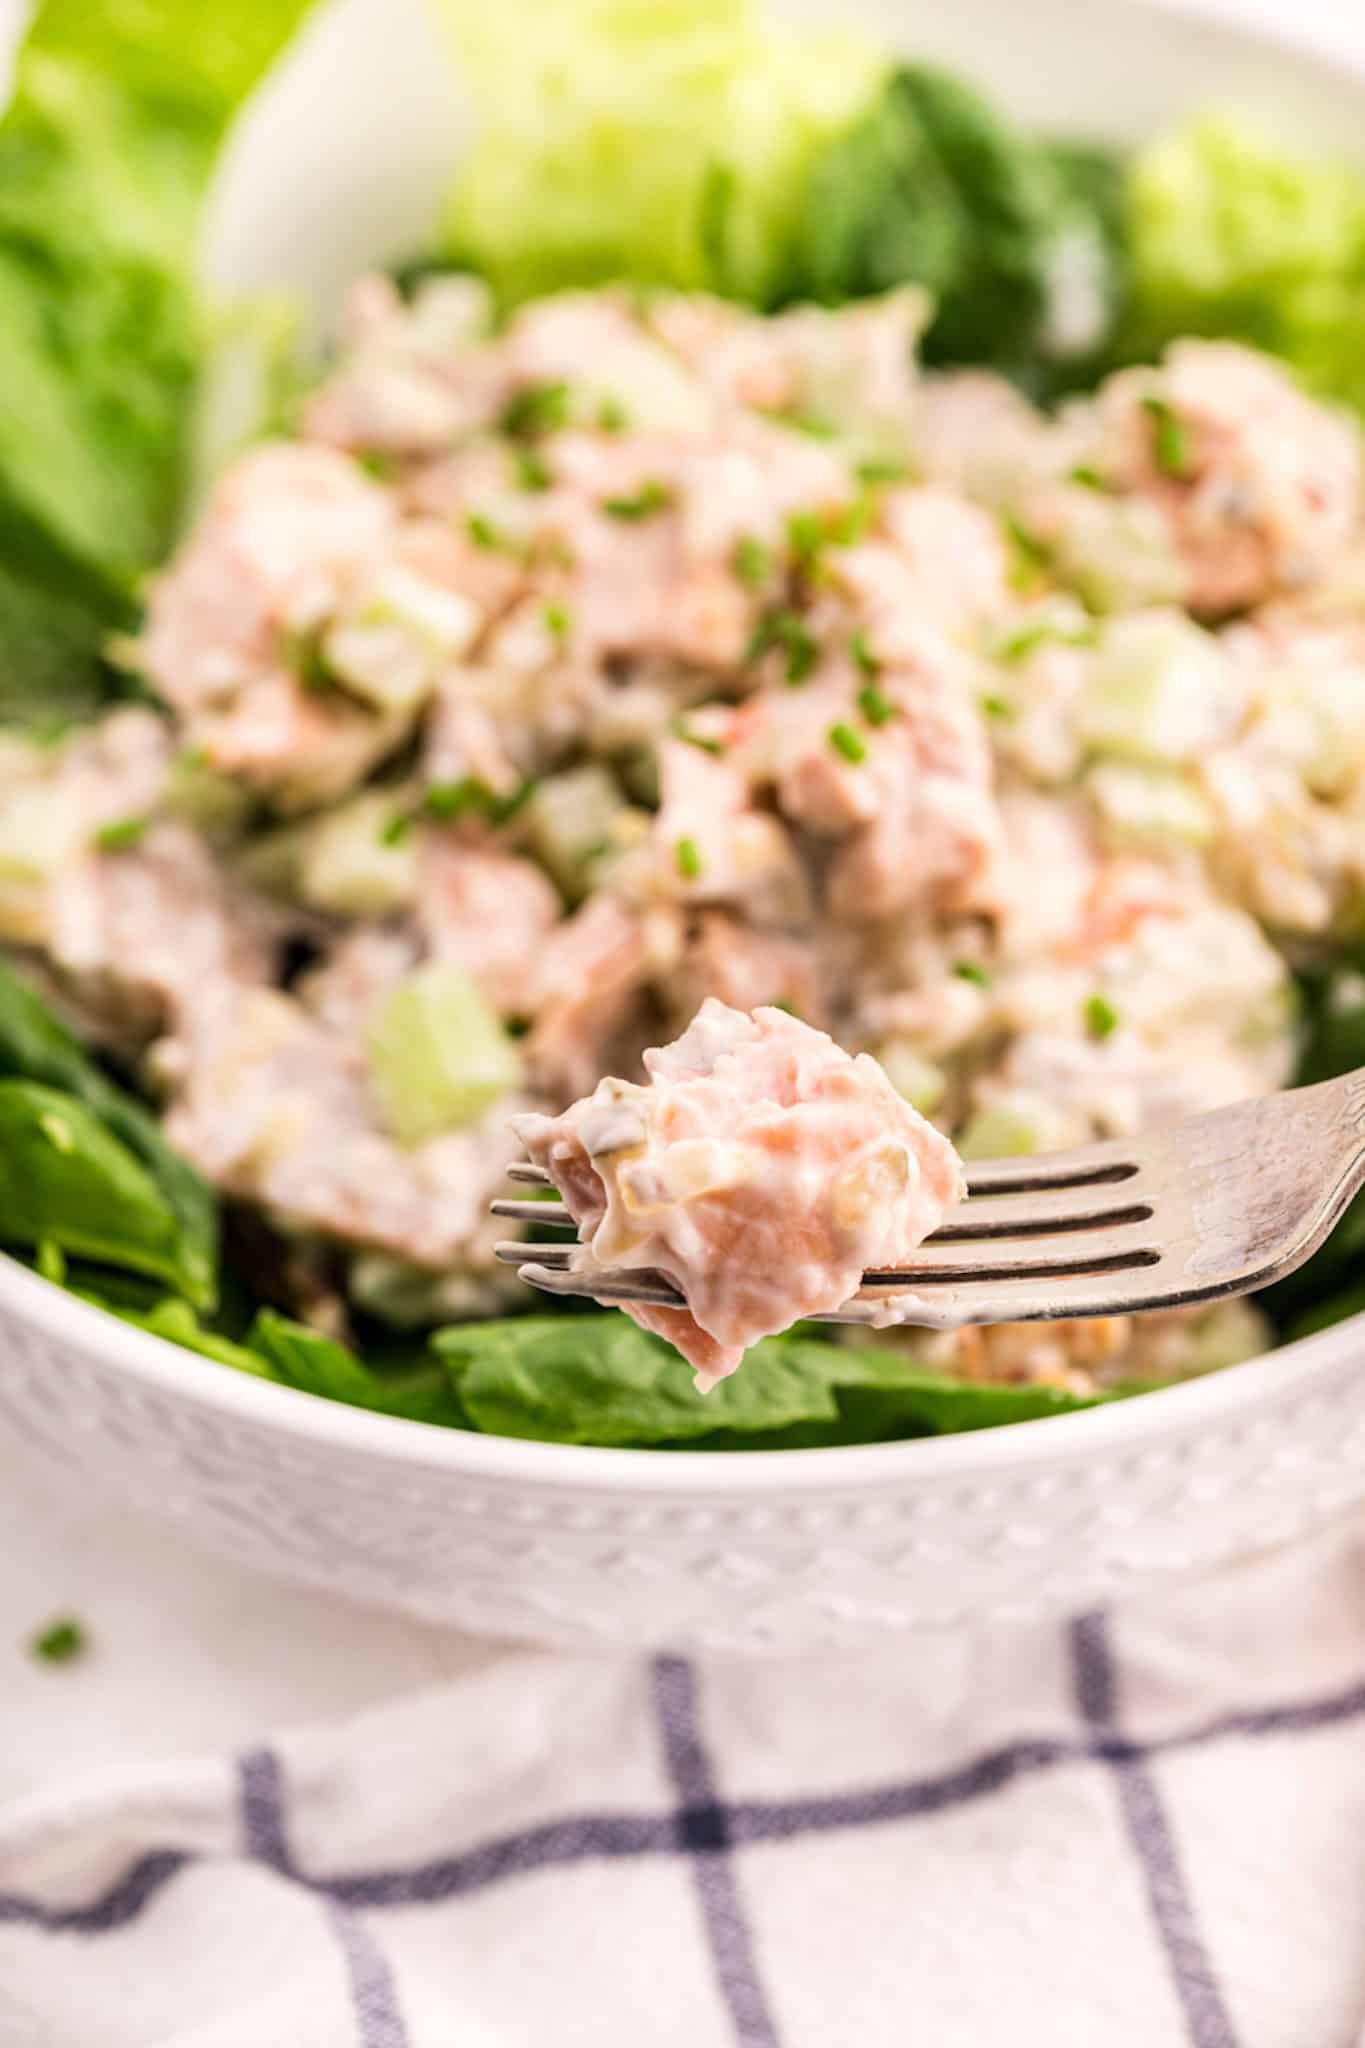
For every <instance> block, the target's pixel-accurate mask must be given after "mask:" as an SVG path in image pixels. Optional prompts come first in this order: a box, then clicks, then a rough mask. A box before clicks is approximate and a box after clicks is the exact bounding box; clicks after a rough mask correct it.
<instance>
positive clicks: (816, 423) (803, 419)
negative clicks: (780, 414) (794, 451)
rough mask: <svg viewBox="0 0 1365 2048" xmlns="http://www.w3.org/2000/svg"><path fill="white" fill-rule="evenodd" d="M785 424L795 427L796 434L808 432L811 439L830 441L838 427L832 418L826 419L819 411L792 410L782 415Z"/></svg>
mask: <svg viewBox="0 0 1365 2048" xmlns="http://www.w3.org/2000/svg"><path fill="white" fill-rule="evenodd" d="M784 417H785V419H786V421H787V424H788V425H789V426H793V427H795V428H796V431H797V433H798V434H809V435H810V437H811V439H812V441H832V440H833V439H834V438H835V436H836V434H837V433H838V431H839V429H838V427H837V426H836V425H835V424H834V421H833V420H830V419H826V418H825V416H824V414H823V413H819V412H792V413H787V414H785V415H784Z"/></svg>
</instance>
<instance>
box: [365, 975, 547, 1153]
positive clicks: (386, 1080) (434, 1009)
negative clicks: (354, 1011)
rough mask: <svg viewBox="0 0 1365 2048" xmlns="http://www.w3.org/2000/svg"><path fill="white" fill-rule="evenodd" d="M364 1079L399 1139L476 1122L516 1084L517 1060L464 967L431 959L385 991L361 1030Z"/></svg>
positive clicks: (416, 1141) (409, 1140) (415, 1139)
mask: <svg viewBox="0 0 1365 2048" xmlns="http://www.w3.org/2000/svg"><path fill="white" fill-rule="evenodd" d="M366 1050H367V1052H368V1055H369V1062H370V1079H371V1083H372V1085H373V1087H374V1091H375V1094H376V1096H377V1097H378V1100H379V1104H380V1108H381V1109H382V1111H383V1114H384V1120H385V1122H386V1123H387V1124H388V1126H389V1129H390V1130H391V1131H392V1132H393V1134H394V1136H395V1137H396V1138H398V1139H399V1140H400V1142H401V1143H402V1144H404V1145H420V1144H422V1143H423V1142H424V1141H425V1140H426V1139H428V1138H435V1137H438V1136H439V1135H440V1133H441V1132H442V1131H450V1130H457V1129H459V1128H460V1127H461V1126H462V1125H465V1124H472V1123H476V1122H477V1121H478V1119H479V1118H480V1117H481V1116H482V1115H483V1113H484V1111H485V1110H486V1109H487V1108H488V1107H489V1105H490V1104H491V1103H494V1102H496V1101H497V1099H498V1097H499V1096H501V1095H506V1094H508V1093H510V1092H511V1090H512V1089H514V1088H516V1087H517V1086H518V1084H519V1083H520V1080H521V1062H520V1060H519V1059H518V1057H517V1054H516V1051H515V1048H514V1047H513V1045H512V1042H511V1040H510V1039H509V1038H508V1037H507V1035H506V1033H505V1032H504V1031H503V1028H502V1025H501V1024H500V1023H499V1021H498V1018H497V1015H496V1014H495V1012H494V1011H493V1010H492V1009H490V1008H489V1006H488V1004H487V1003H486V1002H485V1001H484V998H483V996H482V995H481V994H480V993H479V990H478V988H477V986H476V984H475V983H474V982H473V981H472V980H471V979H470V977H469V975H468V974H466V973H465V971H464V969H463V968H462V967H456V966H453V965H451V964H449V963H447V962H443V961H433V962H431V963H430V964H429V965H428V966H426V967H419V968H418V969H417V970H416V972H415V973H413V974H409V975H407V976H406V977H405V978H404V980H402V981H400V982H399V984H398V986H397V987H396V988H395V989H393V990H392V991H391V993H390V994H388V995H387V996H385V997H384V998H383V999H382V1001H381V1002H380V1003H378V1004H377V1005H376V1008H375V1010H374V1012H373V1014H372V1016H371V1018H370V1023H369V1027H368V1030H367V1032H366Z"/></svg>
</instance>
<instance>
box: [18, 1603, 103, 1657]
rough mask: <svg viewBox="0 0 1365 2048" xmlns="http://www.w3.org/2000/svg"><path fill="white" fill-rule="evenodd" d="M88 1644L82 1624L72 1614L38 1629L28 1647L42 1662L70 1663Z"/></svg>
mask: <svg viewBox="0 0 1365 2048" xmlns="http://www.w3.org/2000/svg"><path fill="white" fill-rule="evenodd" d="M88 1646H89V1645H88V1638H87V1636H86V1633H85V1629H84V1627H83V1626H82V1624H81V1623H80V1622H79V1621H77V1620H76V1619H75V1617H74V1616H73V1615H63V1616H62V1618H61V1620H60V1621H53V1622H50V1623H49V1624H48V1626H47V1627H46V1628H44V1629H40V1630H39V1631H38V1634H37V1635H36V1636H34V1638H33V1640H32V1641H31V1642H30V1644H29V1649H30V1650H31V1651H32V1653H33V1655H34V1656H35V1657H37V1658H38V1659H39V1660H40V1662H42V1663H44V1664H70V1663H71V1662H72V1660H73V1659H74V1658H76V1657H79V1656H81V1655H82V1654H83V1653H84V1652H85V1650H86V1649H87V1648H88Z"/></svg>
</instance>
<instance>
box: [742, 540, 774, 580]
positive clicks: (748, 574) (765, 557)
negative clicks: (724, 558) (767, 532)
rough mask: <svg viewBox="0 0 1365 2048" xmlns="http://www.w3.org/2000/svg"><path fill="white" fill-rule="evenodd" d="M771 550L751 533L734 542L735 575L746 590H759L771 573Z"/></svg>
mask: <svg viewBox="0 0 1365 2048" xmlns="http://www.w3.org/2000/svg"><path fill="white" fill-rule="evenodd" d="M772 563H773V557H772V549H771V548H770V547H768V546H767V544H766V543H765V542H764V541H761V540H759V539H757V538H756V537H755V535H753V534H752V533H744V534H741V535H740V537H739V539H738V540H737V541H736V542H735V574H736V576H738V578H739V580H740V582H741V583H742V584H743V585H744V587H745V589H746V590H760V589H761V588H762V587H763V585H764V584H765V583H766V582H767V580H768V577H769V575H770V574H771V573H772Z"/></svg>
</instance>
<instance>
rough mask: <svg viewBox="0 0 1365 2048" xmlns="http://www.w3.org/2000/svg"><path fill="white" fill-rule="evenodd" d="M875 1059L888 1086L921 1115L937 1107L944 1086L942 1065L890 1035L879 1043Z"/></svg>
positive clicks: (945, 1078) (929, 1112)
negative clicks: (884, 1043)
mask: <svg viewBox="0 0 1365 2048" xmlns="http://www.w3.org/2000/svg"><path fill="white" fill-rule="evenodd" d="M877 1062H878V1065H879V1066H880V1067H881V1070H882V1072H883V1073H884V1074H885V1075H886V1078H887V1080H888V1081H889V1082H890V1083H891V1086H892V1087H893V1088H894V1089H895V1090H896V1091H897V1093H898V1094H900V1095H903V1096H904V1097H905V1099H906V1101H907V1102H908V1103H909V1104H910V1107H911V1108H912V1109H917V1110H918V1111H919V1113H920V1115H921V1116H929V1115H930V1114H931V1113H932V1112H933V1111H934V1110H936V1109H937V1108H938V1106H939V1104H940V1103H941V1102H942V1100H943V1097H944V1094H945V1093H946V1091H947V1087H948V1077H947V1075H946V1074H945V1073H944V1071H943V1069H942V1067H936V1066H935V1065H934V1063H933V1061H932V1060H926V1059H925V1058H923V1056H922V1055H921V1054H919V1053H917V1052H916V1051H915V1049H914V1047H913V1046H911V1045H907V1044H906V1042H905V1040H904V1039H903V1038H894V1039H891V1040H890V1041H889V1042H888V1043H887V1044H886V1045H882V1046H879V1047H878V1049H877Z"/></svg>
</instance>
